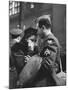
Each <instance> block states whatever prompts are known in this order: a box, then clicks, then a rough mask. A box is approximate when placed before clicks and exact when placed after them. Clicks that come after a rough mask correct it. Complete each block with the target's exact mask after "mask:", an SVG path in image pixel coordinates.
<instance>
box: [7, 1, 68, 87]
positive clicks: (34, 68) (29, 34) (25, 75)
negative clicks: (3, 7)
mask: <svg viewBox="0 0 68 90" xmlns="http://www.w3.org/2000/svg"><path fill="white" fill-rule="evenodd" d="M8 3H9V89H19V88H36V87H39V88H40V87H56V86H66V74H67V69H66V4H55V3H45V2H44V3H43V2H40V3H39V2H26V1H25V0H24V1H11V0H10V1H8Z"/></svg>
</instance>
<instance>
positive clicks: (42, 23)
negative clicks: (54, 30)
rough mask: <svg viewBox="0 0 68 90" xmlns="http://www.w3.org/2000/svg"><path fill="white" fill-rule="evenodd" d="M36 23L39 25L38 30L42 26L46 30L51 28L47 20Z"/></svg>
mask: <svg viewBox="0 0 68 90" xmlns="http://www.w3.org/2000/svg"><path fill="white" fill-rule="evenodd" d="M38 23H39V28H42V27H43V25H44V26H45V27H46V29H49V28H51V23H50V22H49V20H48V19H44V18H43V19H40V20H39V22H38Z"/></svg>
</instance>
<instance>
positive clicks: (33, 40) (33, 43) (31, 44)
mask: <svg viewBox="0 0 68 90" xmlns="http://www.w3.org/2000/svg"><path fill="white" fill-rule="evenodd" d="M27 42H28V47H29V50H32V51H33V50H34V47H35V46H36V36H34V35H32V36H30V37H29V38H28V39H27Z"/></svg>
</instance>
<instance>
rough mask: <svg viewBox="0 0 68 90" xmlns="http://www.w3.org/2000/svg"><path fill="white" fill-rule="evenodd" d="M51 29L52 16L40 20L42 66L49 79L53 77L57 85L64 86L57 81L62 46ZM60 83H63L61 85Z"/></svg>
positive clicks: (42, 17) (39, 38) (39, 36)
mask: <svg viewBox="0 0 68 90" xmlns="http://www.w3.org/2000/svg"><path fill="white" fill-rule="evenodd" d="M51 27H52V26H51V20H50V15H44V16H41V17H39V18H38V23H37V28H38V45H39V52H40V56H41V57H42V59H43V60H42V64H41V66H43V67H44V69H45V70H44V71H47V72H48V73H49V74H47V77H48V76H49V77H50V76H51V77H52V78H53V80H54V81H55V83H56V85H64V82H63V80H58V79H57V74H58V73H59V72H60V44H59V41H58V39H57V38H56V37H55V36H54V34H53V33H52V32H51ZM59 81H61V82H62V83H61V82H60V83H59ZM50 85H51V83H50ZM53 85H54V84H53Z"/></svg>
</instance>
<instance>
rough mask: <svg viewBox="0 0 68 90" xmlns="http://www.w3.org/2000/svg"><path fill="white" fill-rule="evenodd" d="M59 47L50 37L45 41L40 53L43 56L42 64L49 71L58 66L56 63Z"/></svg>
mask: <svg viewBox="0 0 68 90" xmlns="http://www.w3.org/2000/svg"><path fill="white" fill-rule="evenodd" d="M57 48H58V45H57V43H56V41H55V40H53V39H48V40H46V41H45V42H44V48H43V50H42V52H41V54H40V55H41V56H42V57H43V61H42V65H43V66H44V67H45V68H46V69H47V70H49V71H52V70H53V68H55V67H56V66H57V64H56V63H55V61H56V57H57Z"/></svg>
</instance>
